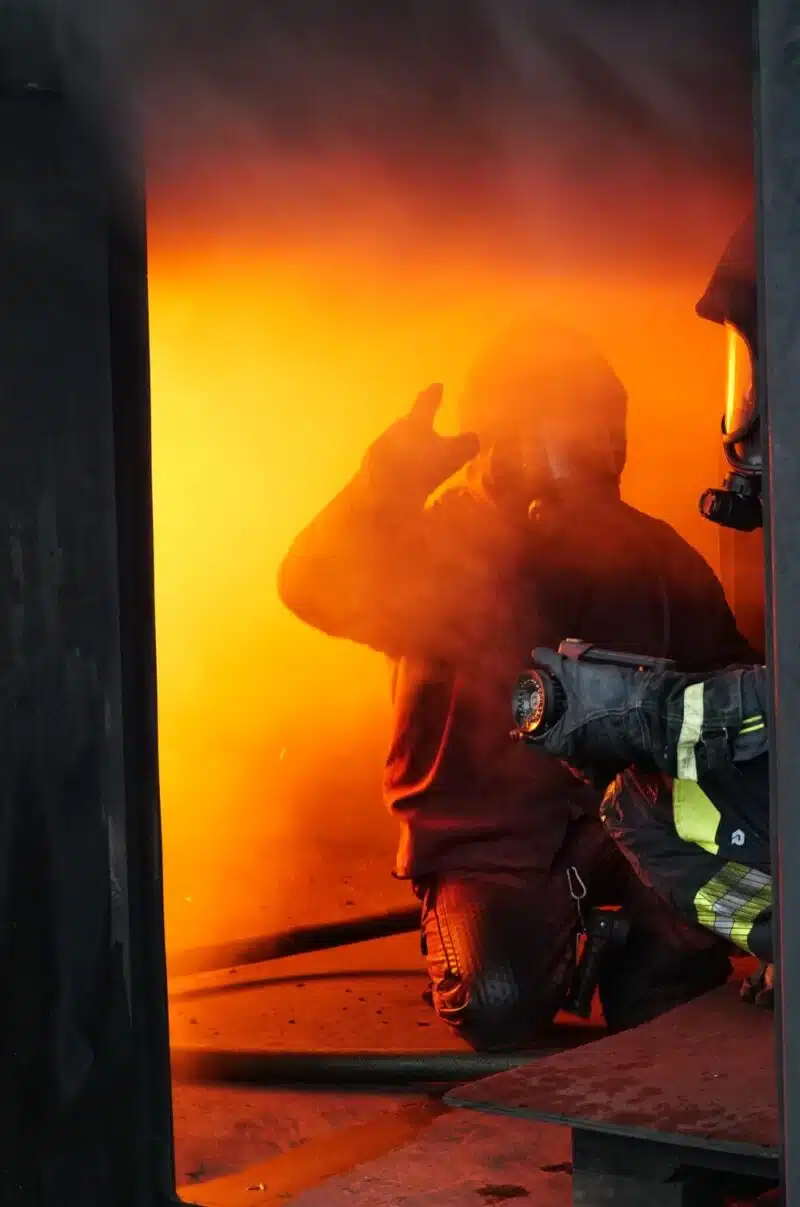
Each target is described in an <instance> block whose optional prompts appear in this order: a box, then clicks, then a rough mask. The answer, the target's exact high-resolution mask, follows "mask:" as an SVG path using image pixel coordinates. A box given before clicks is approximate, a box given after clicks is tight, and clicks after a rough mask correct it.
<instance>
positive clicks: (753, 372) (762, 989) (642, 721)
mask: <svg viewBox="0 0 800 1207" xmlns="http://www.w3.org/2000/svg"><path fill="white" fill-rule="evenodd" d="M697 312H698V314H699V315H700V317H702V318H706V319H710V320H712V321H714V322H717V323H720V324H723V325H724V326H725V327H726V330H727V337H728V341H729V353H730V354H729V357H728V365H729V379H728V382H727V405H726V411H725V418H724V422H723V445H724V449H725V454H726V457H727V460H728V463H729V465H730V471H731V472H730V474H729V476H728V477H727V479H726V481H725V484H724V486H723V488H722V489H721V490H709V491H706V493H705V494H704V495H703V498H702V500H701V504H700V506H701V511H702V512H703V514H704V515H705V516H706V517H707V518H708V519H711V520H713V521H715V522H717V523H720V524H723V525H725V526H727V527H731V528H736V529H739V530H740V531H752V530H754V529H755V528H756V527H758V526H760V525H761V523H762V513H761V475H762V451H761V424H760V416H759V408H758V395H757V390H756V388H755V385H756V380H757V367H758V344H757V322H756V280H755V231H754V222H753V219H752V217H751V218H749V219H748V220H747V221H746V222H745V223H744V224H743V225H742V226H741V227H740V229H739V230H738V231H737V233H736V234H735V235H734V237H733V239H732V240H731V242H730V243H729V245H728V248H727V249H726V252H725V255H724V256H723V258H722V260H721V262H720V264H719V266H718V267H717V269H716V271H715V273H714V275H713V277H712V279H711V282H710V284H709V286H708V288H707V290H706V292H705V294H704V295H703V297H702V298H701V300H700V302H699V303H698V305H697ZM534 664H535V669H534V670H533V671H531V672H528V674H527V675H526V676H523V678H522V679H520V682H519V684H518V688H517V693H516V695H515V704H514V712H515V720H516V722H517V725H518V729H517V736H520V737H523V738H524V739H526V740H527V741H530V742H532V743H534V744H535V745H537V746H539V747H540V748H541V749H544V750H547V751H549V752H550V753H551V754H553V755H555V756H557V757H558V758H559V759H561V760H562V761H564V762H566V763H567V764H568V765H569V766H570V767H571V768H572V769H573V770H574V771H576V773H578V774H582V775H584V776H586V777H588V778H590V779H594V780H595V781H596V780H597V779H598V778H602V777H603V775H605V781H606V782H607V780H608V778H609V769H610V771H611V773H612V774H613V773H614V772H619V774H617V775H616V779H614V781H613V783H611V785H610V787H609V788H608V790H607V792H606V796H605V799H604V804H603V810H602V818H603V821H604V824H605V826H606V829H607V830H608V832H609V833H610V834H611V836H612V837H613V838H614V840H615V841H616V843H617V845H618V847H619V849H620V850H621V851H622V852H623V854H624V855H625V856H626V858H627V859H628V861H629V862H630V863H631V864H632V865H633V867H634V869H635V870H636V872H637V873H638V875H639V877H640V878H641V879H642V880H643V881H644V882H645V883H646V884H648V885H649V886H650V887H652V888H653V889H655V890H656V892H658V893H659V894H660V895H661V896H662V897H663V898H665V899H666V900H667V901H668V902H670V903H671V904H672V905H673V906H674V907H675V908H676V909H677V910H678V911H679V912H680V913H681V914H682V915H683V916H685V917H688V918H691V919H692V920H694V921H697V922H699V923H700V924H701V925H702V926H704V927H706V928H708V929H709V930H711V931H714V932H715V933H717V934H719V935H722V936H724V937H725V938H726V939H728V940H730V941H731V942H732V943H733V944H734V945H735V946H737V947H739V948H741V949H743V950H745V951H748V952H750V953H752V954H754V955H756V956H757V957H758V958H759V959H760V960H761V961H763V968H762V974H761V975H760V977H759V978H757V979H756V980H754V981H751V982H749V983H748V985H747V986H746V988H745V996H748V995H749V996H750V997H751V998H754V999H756V1000H757V1001H758V1002H759V1004H764V1005H769V1004H771V997H772V990H771V985H772V978H771V964H772V959H773V950H772V928H771V910H772V904H771V903H772V880H771V875H770V843H769V773H768V762H767V728H766V722H765V717H766V711H767V682H766V670H765V668H764V667H763V666H744V667H741V668H732V669H729V670H725V671H722V672H717V673H714V674H711V675H687V674H679V673H677V672H676V671H675V670H674V669H672V665H671V664H669V663H666V662H661V663H660V664H659V663H657V662H654V661H653V660H650V659H645V658H642V659H637V658H636V657H629V656H621V655H616V654H614V653H609V652H605V651H599V650H596V649H593V647H590V646H586V645H583V644H581V643H580V642H574V641H568V642H565V643H563V644H562V646H561V647H560V648H559V651H558V653H556V652H554V651H553V650H547V649H537V650H536V651H534ZM601 767H602V768H606V771H605V773H603V772H601V771H600V768H601ZM620 769H621V770H620Z"/></svg>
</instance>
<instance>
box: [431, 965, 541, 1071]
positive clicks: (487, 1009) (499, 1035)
mask: <svg viewBox="0 0 800 1207" xmlns="http://www.w3.org/2000/svg"><path fill="white" fill-rule="evenodd" d="M552 996H553V995H552V994H551V993H550V987H549V986H548V987H546V989H545V993H543V994H538V993H537V994H533V993H523V992H522V991H521V989H520V986H519V983H518V981H517V979H516V977H515V976H514V974H513V972H512V971H511V969H509V968H497V969H484V970H482V971H481V972H480V973H479V974H476V975H475V976H473V977H460V978H455V977H454V978H448V979H447V980H445V981H444V982H442V983H441V984H440V985H438V986H436V989H435V991H434V1005H435V1008H436V1013H437V1014H438V1015H439V1017H440V1018H441V1019H442V1021H443V1022H446V1023H447V1024H448V1025H449V1026H451V1027H452V1028H453V1029H454V1030H455V1031H457V1032H458V1034H459V1035H460V1036H461V1037H462V1038H463V1039H465V1040H466V1042H467V1043H468V1044H469V1045H470V1047H472V1048H474V1049H476V1050H477V1051H481V1052H502V1051H511V1050H512V1049H514V1048H519V1047H521V1046H522V1045H523V1044H524V1043H525V1042H526V1041H528V1040H530V1039H531V1037H532V1035H533V1033H534V1032H535V1030H536V1028H537V1026H543V1025H546V1024H547V1023H549V1022H551V1021H552V1018H553V1016H554V1015H555V1013H556V1010H557V1009H558V1003H557V1002H555V1004H553V1002H551V1001H550V1000H549V998H550V997H552Z"/></svg>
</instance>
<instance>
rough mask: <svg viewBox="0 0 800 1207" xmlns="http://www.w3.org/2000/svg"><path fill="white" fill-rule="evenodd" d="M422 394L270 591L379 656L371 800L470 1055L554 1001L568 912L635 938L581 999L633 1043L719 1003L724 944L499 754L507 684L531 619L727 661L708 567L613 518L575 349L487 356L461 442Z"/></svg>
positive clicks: (532, 776) (523, 339)
mask: <svg viewBox="0 0 800 1207" xmlns="http://www.w3.org/2000/svg"><path fill="white" fill-rule="evenodd" d="M441 393H442V391H441V387H438V386H434V387H431V388H429V389H428V390H425V391H423V393H422V394H421V395H420V396H419V398H418V399H417V401H416V403H415V404H414V407H413V409H412V410H411V412H410V414H408V415H407V416H406V417H405V418H402V419H400V420H398V421H397V422H395V423H394V424H392V425H391V427H389V428H388V429H387V431H385V432H384V433H383V435H381V436H380V437H379V438H378V439H377V440H376V442H375V443H374V444H373V445H372V447H371V448H370V449H369V450H368V451H367V453H366V455H365V458H364V460H363V463H362V466H361V468H360V470H359V472H358V473H357V474H356V476H355V478H354V479H353V480H352V481H351V482H350V483H349V484H348V485H347V486H345V488H344V489H343V490H342V492H341V493H340V494H339V495H338V496H337V497H336V498H335V499H333V501H332V502H330V503H329V504H328V505H327V507H326V508H325V509H324V510H323V511H322V512H321V513H320V514H319V515H318V516H317V517H316V518H315V519H313V520H312V521H311V523H310V524H309V526H308V527H307V528H306V529H305V531H303V532H302V533H300V535H299V536H298V537H297V538H296V539H295V541H294V543H293V545H292V547H291V549H290V550H289V552H288V554H287V556H286V558H285V560H284V562H283V564H282V566H281V569H280V572H279V583H278V588H279V593H280V595H281V598H282V599H283V601H284V603H285V604H286V605H287V606H288V607H289V608H290V609H291V610H292V611H293V612H294V613H295V614H296V615H297V616H298V617H300V618H301V619H302V620H304V621H305V622H307V623H308V624H311V625H313V626H314V627H316V628H317V629H320V630H322V631H323V632H326V633H328V634H330V635H332V636H336V637H340V638H347V639H350V640H353V641H356V642H359V643H361V644H363V645H366V646H370V647H372V648H373V649H375V650H378V651H380V652H382V653H383V654H386V655H388V656H389V659H390V662H391V682H392V696H393V706H394V734H393V737H392V740H391V744H390V749H389V754H388V757H387V761H386V770H385V779H384V791H385V797H386V800H387V803H388V805H389V807H390V809H391V810H392V812H393V813H394V815H395V817H396V818H397V819H398V821H399V823H400V848H399V853H398V857H397V865H396V875H397V876H398V877H400V878H405V879H408V880H410V881H411V882H412V885H413V888H414V891H415V892H416V894H417V896H418V897H419V898H420V899H421V901H422V903H423V908H422V944H423V952H424V953H425V954H426V956H427V963H428V970H429V974H430V980H431V996H432V1001H433V1005H434V1007H435V1009H436V1011H437V1012H438V1014H439V1016H440V1017H441V1018H442V1019H443V1020H445V1021H446V1022H447V1023H448V1024H450V1026H451V1027H452V1028H453V1029H454V1030H455V1031H457V1032H458V1034H459V1035H461V1036H462V1037H463V1038H464V1039H466V1040H467V1041H468V1042H469V1043H470V1044H471V1045H473V1046H474V1047H476V1048H478V1049H483V1050H499V1049H503V1048H514V1047H518V1046H521V1045H523V1044H525V1043H526V1042H528V1041H530V1040H532V1039H533V1038H535V1037H536V1035H537V1033H538V1032H540V1031H541V1029H542V1028H543V1027H545V1026H547V1025H549V1023H550V1021H551V1020H552V1018H553V1016H554V1015H555V1013H556V1012H557V1011H558V1009H559V1008H560V1007H561V1005H562V1003H563V1001H564V998H565V994H566V991H567V987H568V985H569V982H570V979H571V974H572V964H573V962H574V941H575V935H576V931H577V926H578V920H577V914H578V912H579V910H578V903H577V900H576V899H577V898H578V897H580V896H581V894H582V893H583V892H584V891H585V892H586V893H587V901H586V904H587V905H591V903H592V902H593V901H596V902H598V903H600V902H605V903H613V902H615V903H617V904H622V905H625V906H626V907H627V912H628V914H629V916H630V917H631V918H633V919H635V922H634V925H633V930H632V933H631V936H630V941H629V943H628V944H627V952H628V958H627V962H626V963H625V964H624V966H623V965H621V964H619V962H616V963H615V962H614V961H611V962H610V963H609V965H608V975H606V976H604V978H603V979H602V980H601V985H600V989H601V997H602V1001H603V1007H604V1010H605V1014H606V1019H607V1021H608V1023H609V1025H610V1026H611V1027H614V1028H621V1027H625V1026H630V1025H634V1024H636V1023H639V1022H643V1021H645V1020H646V1019H648V1018H652V1017H654V1016H655V1015H656V1014H658V1013H659V1012H661V1011H663V1010H666V1009H669V1008H670V1007H671V1006H674V1005H676V1004H678V1003H680V1002H683V1001H686V1000H688V999H689V998H691V997H693V996H695V995H697V994H699V993H701V992H704V991H705V990H707V989H710V988H712V987H714V986H715V985H718V984H720V983H722V982H724V981H725V980H726V978H727V976H728V975H729V970H730V965H729V961H728V954H727V947H726V945H724V944H721V943H719V942H718V941H716V940H715V939H714V938H713V937H712V936H710V935H709V934H708V932H707V931H704V930H703V929H702V928H701V927H699V926H697V925H696V924H693V923H687V922H684V921H683V920H682V919H681V918H679V917H678V916H677V915H675V914H674V912H673V911H671V910H670V909H669V908H667V907H666V906H665V904H664V902H663V901H662V900H661V899H660V898H659V897H658V896H657V894H655V893H653V892H652V891H651V890H650V889H647V888H646V887H645V886H643V885H642V884H641V883H640V881H639V880H638V879H637V877H636V876H635V875H634V874H633V873H632V871H631V869H630V868H629V866H628V865H627V863H626V861H625V860H624V858H623V857H622V856H621V855H620V854H619V852H618V850H617V848H616V847H615V846H614V844H613V842H611V840H610V839H609V838H608V837H607V835H606V834H605V832H604V831H603V828H602V826H601V825H600V823H599V820H598V809H599V805H600V797H599V794H597V793H596V792H595V791H594V790H592V789H590V788H588V787H586V786H583V785H580V784H579V783H578V781H577V780H575V778H574V777H573V776H571V775H570V774H569V772H568V771H566V769H564V768H562V767H559V766H558V764H557V763H556V762H555V761H554V760H550V759H548V758H547V757H543V756H542V757H540V756H537V755H536V754H535V753H534V755H533V759H534V766H533V768H532V767H531V763H530V758H531V756H530V752H529V751H524V750H521V749H519V748H517V747H515V746H514V745H513V744H512V743H510V742H509V741H508V721H507V708H508V704H507V693H508V683H509V681H510V680H511V678H512V677H513V674H514V672H515V670H516V668H517V667H518V666H519V660H520V658H521V657H524V656H526V654H527V652H528V651H529V650H530V632H531V629H530V618H531V615H534V616H535V618H536V619H535V624H534V628H535V631H536V633H537V634H538V635H539V641H540V643H541V644H552V643H553V642H554V641H558V639H559V637H560V636H561V635H562V633H563V629H564V626H565V625H567V626H569V627H571V628H572V629H574V630H579V631H581V632H587V633H591V634H592V636H593V639H594V640H596V641H598V642H605V643H609V642H613V643H616V644H619V643H622V644H625V645H627V646H628V648H633V649H635V648H643V647H644V648H654V647H655V648H657V649H659V650H663V652H665V653H668V654H669V655H670V656H671V657H673V658H675V659H676V660H677V664H678V665H680V666H682V667H685V668H690V667H695V666H698V665H699V666H702V667H703V668H704V669H706V670H712V669H715V668H718V667H721V666H725V665H728V664H729V663H730V662H731V661H734V660H736V659H737V658H740V657H743V656H745V654H744V652H743V651H745V650H746V644H745V642H744V641H743V639H742V638H741V636H740V635H739V633H738V632H737V629H736V625H735V622H734V620H733V617H732V615H731V612H730V610H729V608H728V606H727V603H726V602H725V597H724V594H723V591H722V588H721V586H720V584H719V582H718V581H717V579H716V578H715V576H714V574H713V573H712V571H711V569H710V568H709V566H708V565H707V564H706V562H705V561H704V560H703V559H702V558H701V557H700V556H699V555H698V554H697V553H696V552H695V551H694V550H693V549H692V548H691V547H690V546H689V545H688V544H687V543H686V542H685V541H684V540H682V538H680V537H679V536H678V535H677V533H676V532H674V531H673V530H672V529H671V528H670V527H669V526H668V525H666V524H664V523H663V522H661V521H659V520H655V519H653V518H651V517H649V516H646V515H644V514H642V513H641V512H638V511H636V510H634V509H633V508H631V507H628V506H627V505H625V504H624V503H623V502H622V501H621V499H620V493H619V479H620V475H621V473H622V470H623V466H624V464H625V455H626V439H625V436H626V405H627V400H626V392H625V389H624V387H623V385H622V383H621V382H620V380H619V378H618V377H617V375H616V374H615V373H614V372H613V370H612V368H611V366H610V365H609V364H608V362H607V361H606V359H605V358H604V357H603V356H602V355H601V354H600V352H599V351H598V350H597V349H596V348H595V347H594V346H593V345H592V344H591V343H590V342H589V341H587V340H586V339H585V338H584V337H583V336H582V335H581V334H580V333H579V332H576V331H574V330H571V329H569V330H567V329H564V328H562V327H561V326H559V325H557V324H553V323H551V322H549V321H545V320H542V321H536V322H535V323H533V324H530V323H529V324H525V325H524V326H523V327H521V328H520V329H517V330H514V331H511V332H510V333H508V335H506V336H505V337H503V338H502V339H501V340H500V341H499V342H498V344H497V345H496V346H495V347H493V348H492V349H490V351H489V352H488V353H487V355H486V356H485V357H484V358H483V359H482V360H481V361H480V362H479V363H478V364H477V365H476V367H475V370H474V372H473V374H472V376H471V379H470V381H469V384H468V385H467V388H466V390H465V391H464V394H463V396H462V398H461V400H460V419H461V434H459V435H457V436H452V437H445V436H441V435H439V434H438V433H437V432H436V431H435V429H434V419H435V416H436V412H437V409H438V406H439V403H440V400H441ZM454 475H455V476H454ZM445 484H446V485H445ZM698 617H701V618H702V619H701V620H700V621H698V620H697V618H698Z"/></svg>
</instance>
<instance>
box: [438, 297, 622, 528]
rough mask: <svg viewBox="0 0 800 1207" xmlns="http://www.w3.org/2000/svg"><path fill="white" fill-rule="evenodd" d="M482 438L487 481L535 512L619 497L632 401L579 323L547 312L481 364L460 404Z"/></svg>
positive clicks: (468, 427)
mask: <svg viewBox="0 0 800 1207" xmlns="http://www.w3.org/2000/svg"><path fill="white" fill-rule="evenodd" d="M459 412H460V421H461V428H462V431H474V432H477V434H478V436H479V438H480V441H481V447H482V449H483V454H482V460H483V464H482V471H483V482H484V485H485V486H486V487H487V488H488V489H489V490H490V492H491V493H492V495H493V496H494V497H495V499H496V500H497V501H501V500H506V501H507V502H509V503H510V504H511V505H513V506H515V507H518V508H520V509H521V510H522V511H524V512H527V510H528V507H529V505H531V504H534V506H535V505H536V503H537V502H538V501H541V500H548V501H549V500H550V499H558V500H563V499H565V498H566V499H575V498H580V497H581V496H582V495H583V494H584V493H588V494H592V493H593V492H594V490H595V489H596V488H597V489H603V488H604V487H605V489H613V491H614V492H615V493H617V494H618V491H619V486H618V483H619V477H620V474H621V473H622V470H623V468H624V466H625V455H626V433H625V427H626V417H627V396H626V392H625V388H624V386H623V385H622V383H621V381H620V380H619V378H618V377H617V375H616V374H615V372H614V370H613V368H612V367H611V365H609V363H608V362H607V361H606V359H605V357H604V356H603V355H602V354H601V353H600V352H599V351H598V350H597V349H596V348H595V346H594V344H593V343H591V341H589V340H588V339H587V338H586V336H584V335H583V334H582V333H581V332H579V331H577V330H575V329H574V328H572V327H569V326H565V325H562V324H559V323H557V322H554V321H553V320H550V319H547V318H543V317H539V316H537V317H536V318H534V319H529V320H528V321H526V322H525V323H524V324H522V325H520V326H518V327H514V328H512V329H511V330H510V331H507V332H506V333H505V334H504V335H503V336H502V337H501V339H499V340H498V341H497V342H496V343H495V344H493V345H492V346H491V347H490V348H489V349H488V350H487V352H486V353H485V354H484V356H483V357H482V358H481V359H480V360H479V361H478V362H477V363H476V365H475V366H474V367H473V371H472V374H471V375H470V379H469V381H468V383H467V386H466V389H465V391H464V394H463V395H462V397H461V399H460V402H459Z"/></svg>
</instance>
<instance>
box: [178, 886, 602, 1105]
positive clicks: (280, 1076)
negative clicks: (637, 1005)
mask: <svg viewBox="0 0 800 1207" xmlns="http://www.w3.org/2000/svg"><path fill="white" fill-rule="evenodd" d="M419 924H420V907H419V906H418V905H414V906H407V907H406V908H404V909H394V910H389V911H387V912H386V913H383V914H367V915H365V916H363V917H360V918H353V919H351V920H349V921H346V922H329V923H324V924H322V925H320V926H298V927H295V928H293V929H292V930H285V931H279V932H278V933H277V934H274V935H261V936H259V937H258V938H255V939H242V940H238V941H234V942H229V943H219V944H216V945H213V946H208V947H196V948H192V949H190V950H187V951H178V952H175V953H174V954H173V955H172V956H170V957H169V958H168V966H169V972H170V975H171V976H173V977H177V976H194V975H196V974H198V973H203V972H219V971H222V970H223V969H225V968H233V967H236V966H243V965H248V964H262V963H266V962H267V961H270V960H279V959H284V958H286V957H287V956H295V955H304V954H306V955H307V954H309V953H311V952H315V951H328V950H330V949H331V948H334V947H347V946H349V945H351V944H353V943H365V942H367V941H369V940H371V939H384V938H388V937H389V936H391V935H402V934H408V933H409V932H412V931H416V930H418V929H419ZM314 975H316V976H319V975H332V976H340V975H348V974H340V973H333V974H314ZM349 975H353V974H349ZM356 975H358V976H370V975H373V976H375V975H377V976H381V975H384V976H385V975H389V974H388V973H387V971H386V970H382V969H370V970H363V971H360V972H359V973H357V974H356ZM394 975H398V976H407V975H408V972H407V971H403V970H402V969H401V970H399V971H398V972H397V973H395V974H394ZM292 979H294V978H292ZM282 981H285V978H283V977H279V978H276V979H275V983H280V982H282ZM260 985H263V982H255V983H253V982H251V983H250V984H249V986H248V983H247V982H244V983H242V984H239V985H237V986H232V985H229V984H225V985H220V986H207V987H203V988H201V989H196V990H191V989H190V990H186V991H184V992H179V993H178V994H174V995H171V997H172V998H173V1000H174V999H175V998H178V999H180V998H182V997H184V996H186V997H191V996H207V995H208V994H213V993H214V992H219V993H226V992H230V991H232V990H233V989H234V988H235V989H237V990H245V989H247V988H248V987H250V988H256V987H259V986H260ZM591 1037H592V1031H591V1029H589V1028H586V1027H581V1028H580V1029H579V1032H578V1033H577V1034H570V1033H564V1034H562V1035H561V1036H559V1038H560V1039H561V1041H562V1042H561V1043H559V1045H558V1046H554V1045H552V1044H551V1045H550V1046H549V1047H546V1048H545V1047H542V1048H539V1049H536V1050H535V1051H531V1052H514V1053H506V1052H465V1051H462V1052H333V1051H323V1052H280V1051H273V1052H270V1051H265V1050H263V1049H251V1050H249V1051H248V1050H239V1049H225V1048H222V1049H218V1048H206V1047H188V1048H187V1047H173V1048H172V1049H171V1053H170V1059H171V1066H172V1076H173V1078H174V1079H175V1081H178V1082H184V1083H194V1084H199V1085H209V1084H211V1085H216V1084H228V1085H230V1084H233V1085H236V1084H239V1085H241V1084H245V1085H272V1086H276V1085H287V1084H291V1085H331V1084H333V1085H340V1086H344V1085H347V1086H354V1085H362V1086H376V1085H386V1086H402V1085H411V1084H417V1085H425V1084H427V1085H433V1084H436V1083H441V1082H447V1083H453V1082H463V1081H473V1080H475V1079H476V1078H479V1077H488V1076H489V1075H490V1074H492V1073H502V1072H505V1071H506V1070H508V1069H514V1068H518V1067H519V1066H520V1065H525V1064H530V1063H531V1061H533V1060H537V1059H540V1058H541V1057H543V1056H550V1055H551V1054H552V1053H553V1052H557V1051H561V1050H562V1049H563V1048H565V1047H571V1046H574V1044H575V1043H576V1042H578V1043H585V1042H586V1041H587V1040H588V1039H590V1038H591ZM565 1040H566V1041H567V1042H564V1041H565Z"/></svg>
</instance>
